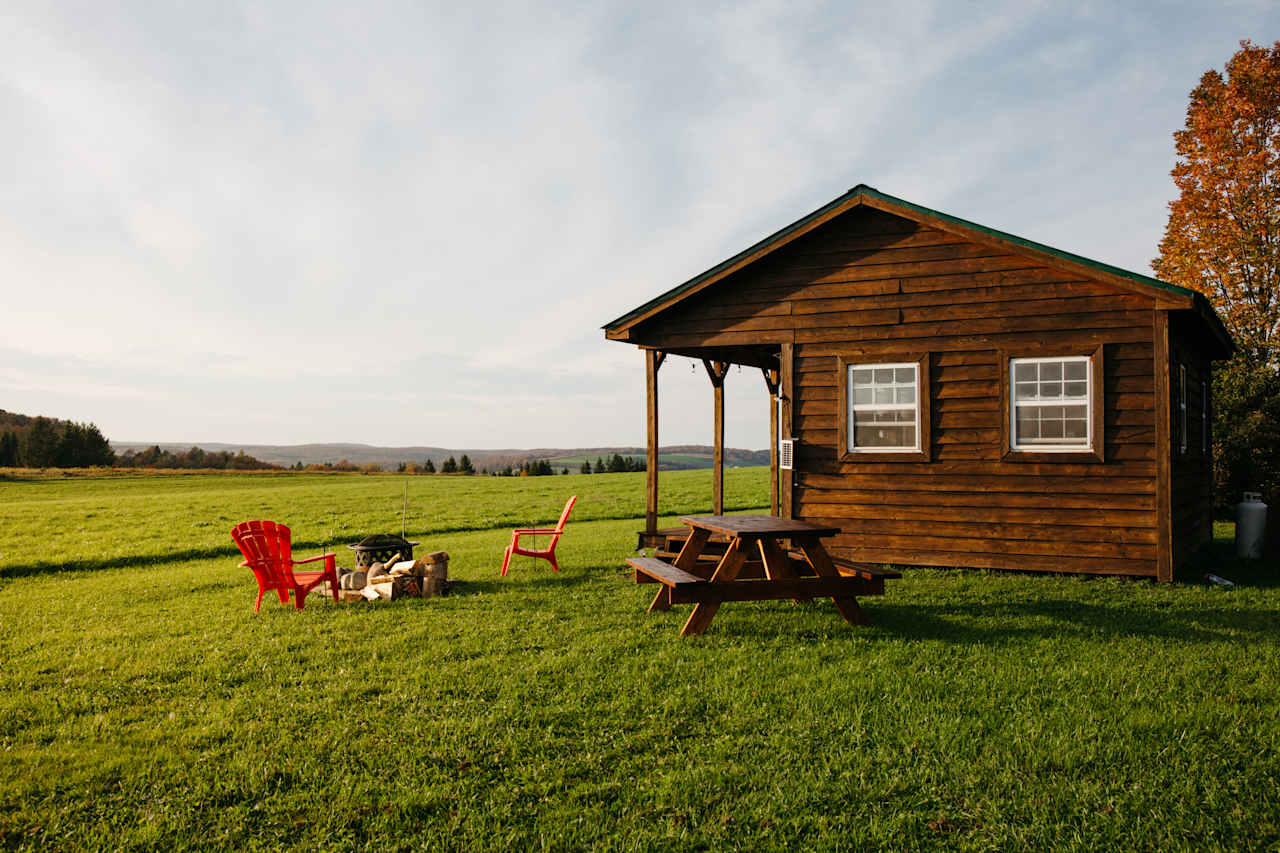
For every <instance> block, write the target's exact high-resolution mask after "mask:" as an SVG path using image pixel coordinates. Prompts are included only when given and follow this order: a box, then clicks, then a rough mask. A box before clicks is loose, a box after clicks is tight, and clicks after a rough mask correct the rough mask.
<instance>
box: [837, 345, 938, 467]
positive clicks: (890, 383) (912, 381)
mask: <svg viewBox="0 0 1280 853" xmlns="http://www.w3.org/2000/svg"><path fill="white" fill-rule="evenodd" d="M848 387H849V398H848V406H849V409H848V411H849V430H848V436H847V441H846V445H847V448H848V450H849V452H851V453H871V452H875V453H899V452H917V451H919V450H920V366H919V364H917V363H895V364H851V365H849V368H848ZM859 436H861V439H862V441H861V443H859V440H858V439H859ZM894 439H897V440H896V441H894ZM879 441H884V442H885V443H878V442H879Z"/></svg>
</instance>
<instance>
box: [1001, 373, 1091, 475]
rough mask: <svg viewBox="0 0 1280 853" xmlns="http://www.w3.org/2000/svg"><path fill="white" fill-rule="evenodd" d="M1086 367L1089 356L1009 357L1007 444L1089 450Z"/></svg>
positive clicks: (1088, 376)
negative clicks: (1009, 425) (1008, 441)
mask: <svg viewBox="0 0 1280 853" xmlns="http://www.w3.org/2000/svg"><path fill="white" fill-rule="evenodd" d="M1091 368H1092V359H1091V358H1090V357H1089V356H1065V357H1057V358H1014V359H1010V360H1009V383H1010V394H1009V405H1010V410H1009V416H1010V419H1011V422H1012V430H1011V438H1012V440H1011V442H1010V446H1011V449H1013V450H1036V451H1049V452H1065V451H1080V450H1090V449H1092V447H1093V388H1092V369H1091Z"/></svg>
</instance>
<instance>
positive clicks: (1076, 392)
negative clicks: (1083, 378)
mask: <svg viewBox="0 0 1280 853" xmlns="http://www.w3.org/2000/svg"><path fill="white" fill-rule="evenodd" d="M1088 391H1089V383H1087V382H1064V383H1062V394H1063V396H1065V397H1084V396H1085V395H1086V394H1088Z"/></svg>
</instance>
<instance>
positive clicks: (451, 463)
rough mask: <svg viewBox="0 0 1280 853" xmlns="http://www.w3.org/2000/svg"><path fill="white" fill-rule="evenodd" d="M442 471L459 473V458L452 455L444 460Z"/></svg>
mask: <svg viewBox="0 0 1280 853" xmlns="http://www.w3.org/2000/svg"><path fill="white" fill-rule="evenodd" d="M440 473H441V474H456V473H458V460H456V459H454V458H453V457H452V456H450V457H449V458H448V459H446V460H444V464H443V465H441V466H440Z"/></svg>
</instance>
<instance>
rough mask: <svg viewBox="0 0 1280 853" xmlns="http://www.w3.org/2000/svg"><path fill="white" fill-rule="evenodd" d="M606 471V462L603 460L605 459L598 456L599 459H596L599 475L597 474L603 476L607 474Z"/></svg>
mask: <svg viewBox="0 0 1280 853" xmlns="http://www.w3.org/2000/svg"><path fill="white" fill-rule="evenodd" d="M605 470H606V469H605V467H604V460H603V459H601V458H600V457H599V456H597V457H596V473H597V474H603V473H604V472H605Z"/></svg>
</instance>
